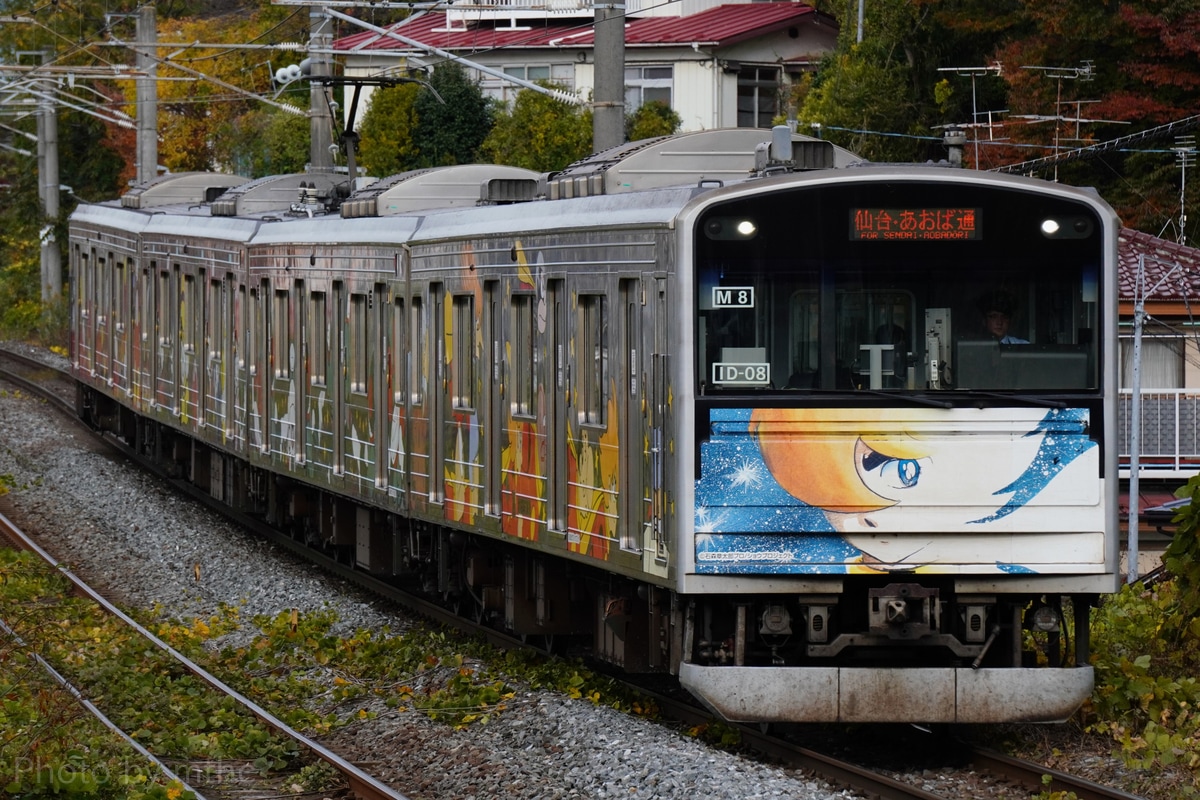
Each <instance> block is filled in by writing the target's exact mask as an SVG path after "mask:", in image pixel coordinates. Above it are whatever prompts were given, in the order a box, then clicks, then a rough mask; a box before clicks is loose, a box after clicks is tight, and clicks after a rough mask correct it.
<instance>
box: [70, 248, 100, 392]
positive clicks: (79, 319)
mask: <svg viewBox="0 0 1200 800" xmlns="http://www.w3.org/2000/svg"><path fill="white" fill-rule="evenodd" d="M75 254H76V258H77V260H78V263H77V264H75V271H76V276H77V277H76V279H75V308H74V314H75V331H76V334H75V335H76V339H75V351H74V352H75V359H76V366H78V367H79V369H80V370H81V371H83V372H88V373H90V372H92V371H93V369H92V365H93V364H94V362H95V356H94V354H93V352H92V347H93V342H94V341H95V338H96V334H95V331H94V330H93V329H92V318H93V316H94V314H95V312H94V310H93V309H92V304H93V303H94V302H95V299H94V298H93V296H92V291H91V287H92V283H93V281H95V279H96V278H95V276H94V275H93V274H92V270H91V267H90V265H91V263H93V262H94V260H95V259H94V257H93V254H92V252H91V251H90V250H83V249H81V248H79V247H78V246H76V248H75Z"/></svg>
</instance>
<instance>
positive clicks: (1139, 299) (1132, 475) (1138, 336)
mask: <svg viewBox="0 0 1200 800" xmlns="http://www.w3.org/2000/svg"><path fill="white" fill-rule="evenodd" d="M1147 258H1149V259H1150V260H1151V261H1154V262H1156V263H1158V264H1161V265H1163V266H1169V267H1170V268H1171V269H1170V270H1169V271H1168V272H1167V274H1166V275H1163V276H1162V277H1161V278H1159V280H1158V283H1156V284H1154V287H1153V288H1151V289H1150V290H1149V291H1147V289H1146V259H1147ZM1182 268H1183V265H1182V264H1180V263H1179V262H1178V261H1164V260H1163V259H1161V258H1156V257H1155V256H1146V255H1145V254H1140V255H1138V266H1137V275H1135V276H1134V284H1133V380H1132V387H1131V389H1132V394H1131V395H1130V398H1129V400H1130V405H1131V408H1130V411H1129V528H1128V533H1127V536H1126V538H1127V539H1128V544H1127V553H1126V556H1125V557H1126V559H1127V560H1128V561H1129V563H1128V564H1127V565H1126V568H1127V572H1126V577H1125V582H1126V583H1136V582H1137V579H1138V557H1139V547H1140V545H1139V542H1138V534H1139V527H1138V526H1139V525H1140V524H1141V520H1140V519H1139V518H1140V517H1141V510H1142V506H1141V499H1140V497H1139V496H1138V492H1139V488H1138V479H1139V477H1140V476H1141V473H1142V464H1141V451H1142V443H1141V432H1142V377H1141V376H1142V327H1143V324H1144V323H1145V320H1146V298H1147V297H1149V296H1150V295H1152V294H1154V293H1155V292H1156V291H1158V287H1160V286H1162V285H1163V284H1164V283H1166V282H1167V281H1168V280H1170V278H1171V276H1172V275H1174V274H1175V273H1176V272H1179V271H1180V270H1181V269H1182Z"/></svg>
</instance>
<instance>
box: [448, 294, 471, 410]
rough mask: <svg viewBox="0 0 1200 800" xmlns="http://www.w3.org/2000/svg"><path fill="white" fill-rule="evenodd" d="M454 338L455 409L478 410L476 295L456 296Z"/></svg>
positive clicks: (452, 338) (452, 346) (452, 378)
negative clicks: (476, 403)
mask: <svg viewBox="0 0 1200 800" xmlns="http://www.w3.org/2000/svg"><path fill="white" fill-rule="evenodd" d="M452 313H453V315H454V319H453V326H452V328H451V330H450V339H451V348H452V349H451V351H450V353H451V355H450V369H451V373H450V374H451V387H450V391H451V392H452V398H453V404H454V407H455V408H464V409H466V408H474V407H475V296H474V295H470V294H463V295H456V296H455V297H454V308H453V312H452Z"/></svg>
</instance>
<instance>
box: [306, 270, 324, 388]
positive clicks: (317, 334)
mask: <svg viewBox="0 0 1200 800" xmlns="http://www.w3.org/2000/svg"><path fill="white" fill-rule="evenodd" d="M309 311H310V313H311V314H312V319H311V320H310V321H309V323H308V342H307V343H306V347H307V349H308V371H309V382H310V383H311V384H312V385H313V386H324V385H325V359H326V356H327V354H328V353H329V333H328V330H327V328H328V320H327V319H326V317H325V313H326V312H325V293H324V292H313V293H312V298H311V300H310V309H309Z"/></svg>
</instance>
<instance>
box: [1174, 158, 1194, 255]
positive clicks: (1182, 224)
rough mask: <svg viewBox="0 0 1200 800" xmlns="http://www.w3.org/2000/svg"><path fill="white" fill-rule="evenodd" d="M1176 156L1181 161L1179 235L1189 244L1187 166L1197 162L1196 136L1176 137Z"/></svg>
mask: <svg viewBox="0 0 1200 800" xmlns="http://www.w3.org/2000/svg"><path fill="white" fill-rule="evenodd" d="M1175 158H1176V160H1177V161H1178V162H1179V236H1178V240H1179V243H1180V244H1187V195H1186V191H1187V168H1188V167H1189V166H1195V164H1196V137H1195V136H1177V137H1175Z"/></svg>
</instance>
